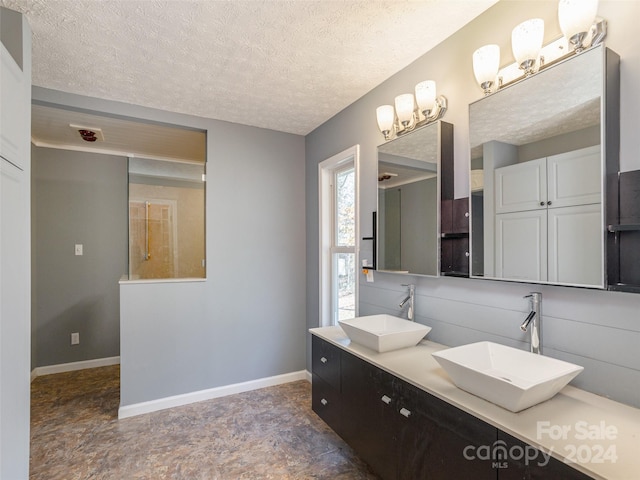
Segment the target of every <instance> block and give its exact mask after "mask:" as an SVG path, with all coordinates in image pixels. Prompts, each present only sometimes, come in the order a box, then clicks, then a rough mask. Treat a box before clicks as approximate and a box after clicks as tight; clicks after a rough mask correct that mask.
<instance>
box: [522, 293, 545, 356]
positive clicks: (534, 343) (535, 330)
mask: <svg viewBox="0 0 640 480" xmlns="http://www.w3.org/2000/svg"><path fill="white" fill-rule="evenodd" d="M523 298H528V299H529V304H530V305H531V311H530V312H529V315H527V318H525V319H524V322H522V325H520V330H522V331H523V332H526V331H527V329H529V331H530V332H531V353H537V354H542V346H541V345H540V338H541V336H542V334H541V331H542V325H541V323H542V294H541V293H540V292H531V293H530V294H529V295H525V296H524V297H523Z"/></svg>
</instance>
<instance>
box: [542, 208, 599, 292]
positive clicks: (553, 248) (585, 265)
mask: <svg viewBox="0 0 640 480" xmlns="http://www.w3.org/2000/svg"><path fill="white" fill-rule="evenodd" d="M548 228H549V280H550V281H552V282H559V283H571V284H578V285H590V286H602V285H603V282H604V259H603V252H604V247H603V242H604V227H603V220H602V211H601V208H600V204H594V205H580V206H577V207H565V208H551V209H549V211H548Z"/></svg>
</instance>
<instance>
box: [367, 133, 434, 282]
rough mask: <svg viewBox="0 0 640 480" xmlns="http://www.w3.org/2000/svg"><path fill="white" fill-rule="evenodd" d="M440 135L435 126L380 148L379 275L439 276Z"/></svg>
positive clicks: (402, 137) (409, 134)
mask: <svg viewBox="0 0 640 480" xmlns="http://www.w3.org/2000/svg"><path fill="white" fill-rule="evenodd" d="M440 131H441V122H435V123H432V124H430V125H426V126H424V127H422V128H420V129H418V130H414V131H413V132H411V133H408V134H405V135H403V136H401V137H399V138H396V139H395V140H391V141H389V142H387V143H385V144H383V145H380V146H379V147H378V257H377V259H378V260H377V261H378V264H377V265H378V270H382V271H391V272H395V273H405V274H411V275H429V276H438V275H439V272H440V255H439V238H440V222H439V212H440V151H441V146H440Z"/></svg>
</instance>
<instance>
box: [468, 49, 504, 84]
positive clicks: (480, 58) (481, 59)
mask: <svg viewBox="0 0 640 480" xmlns="http://www.w3.org/2000/svg"><path fill="white" fill-rule="evenodd" d="M499 69H500V47H499V46H498V45H493V44H492V45H485V46H484V47H480V48H479V49H477V50H476V51H475V52H473V73H474V75H475V76H476V80H477V81H478V84H479V85H480V86H481V87H482V89H483V90H484V93H485V95H488V94H489V93H491V87H492V86H493V84H494V83H495V81H496V76H497V75H498V70H499Z"/></svg>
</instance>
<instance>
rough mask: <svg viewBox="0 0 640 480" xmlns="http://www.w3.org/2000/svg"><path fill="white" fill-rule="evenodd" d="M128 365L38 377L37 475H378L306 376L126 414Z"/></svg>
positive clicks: (156, 478)
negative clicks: (123, 387)
mask: <svg viewBox="0 0 640 480" xmlns="http://www.w3.org/2000/svg"><path fill="white" fill-rule="evenodd" d="M119 388H120V383H119V366H112V367H103V368H95V369H89V370H81V371H76V372H69V373H62V374H56V375H48V376H43V377H38V378H36V379H35V380H34V381H33V383H32V393H31V465H30V467H31V475H30V478H31V479H32V480H58V479H59V480H62V479H64V480H81V479H82V480H84V479H96V480H129V479H131V480H134V479H135V480H138V479H144V480H146V479H153V480H160V479H189V480H241V479H283V480H284V479H332V480H333V479H371V480H373V479H376V478H377V477H376V476H375V475H374V474H373V473H371V471H370V470H369V469H368V467H367V466H366V465H365V464H363V463H362V461H360V460H359V459H358V458H357V457H356V456H355V455H354V453H353V451H352V450H351V449H350V448H349V447H348V446H347V445H346V444H345V443H344V442H342V440H341V439H340V438H339V437H338V436H337V435H336V434H335V433H334V432H333V431H332V430H330V429H329V428H328V427H327V426H326V425H325V424H324V422H322V420H320V418H318V417H317V416H316V415H315V414H314V413H313V412H312V411H311V408H310V405H311V388H310V385H309V383H308V382H305V381H300V382H294V383H289V384H285V385H279V386H276V387H269V388H264V389H261V390H255V391H252V392H246V393H241V394H238V395H232V396H228V397H224V398H219V399H214V400H209V401H205V402H200V403H194V404H191V405H187V406H184V407H177V408H172V409H168V410H163V411H159V412H154V413H150V414H146V415H140V416H137V417H132V418H127V419H123V420H118V418H117V412H118V405H119Z"/></svg>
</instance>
